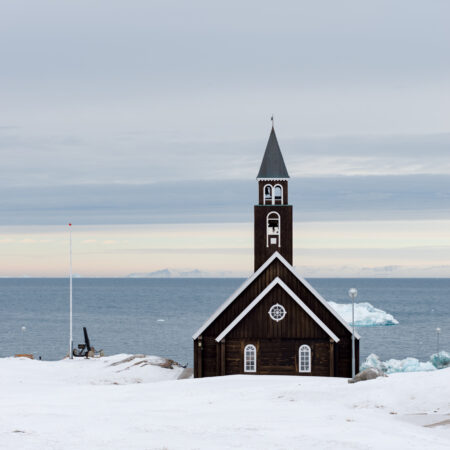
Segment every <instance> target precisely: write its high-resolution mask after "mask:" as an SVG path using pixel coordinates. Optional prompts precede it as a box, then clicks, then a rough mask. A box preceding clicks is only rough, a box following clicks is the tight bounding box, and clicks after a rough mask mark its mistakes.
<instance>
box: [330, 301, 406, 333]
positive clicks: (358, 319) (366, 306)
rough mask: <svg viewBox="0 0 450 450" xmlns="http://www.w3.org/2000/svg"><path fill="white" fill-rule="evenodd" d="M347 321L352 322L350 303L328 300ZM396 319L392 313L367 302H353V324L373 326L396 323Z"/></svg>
mask: <svg viewBox="0 0 450 450" xmlns="http://www.w3.org/2000/svg"><path fill="white" fill-rule="evenodd" d="M328 303H329V304H330V306H331V307H332V308H333V309H335V310H336V311H337V312H338V313H339V314H340V315H341V316H342V317H343V318H344V319H345V320H346V321H347V322H348V323H350V324H351V323H352V304H351V303H335V302H328ZM397 324H398V320H397V319H395V318H394V316H393V315H392V314H389V313H387V312H386V311H383V310H382V309H378V308H375V307H374V306H373V305H371V304H370V303H368V302H363V303H355V326H357V327H373V326H384V325H397Z"/></svg>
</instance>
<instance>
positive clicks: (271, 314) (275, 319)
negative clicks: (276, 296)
mask: <svg viewBox="0 0 450 450" xmlns="http://www.w3.org/2000/svg"><path fill="white" fill-rule="evenodd" d="M275 309H278V310H281V317H276V316H275V315H274V310H275ZM286 314H287V313H286V308H285V307H284V306H283V305H280V304H279V303H275V305H272V306H271V307H270V309H269V316H270V318H271V319H272V320H274V321H275V322H280V321H281V320H283V319H284V318H285V317H286Z"/></svg>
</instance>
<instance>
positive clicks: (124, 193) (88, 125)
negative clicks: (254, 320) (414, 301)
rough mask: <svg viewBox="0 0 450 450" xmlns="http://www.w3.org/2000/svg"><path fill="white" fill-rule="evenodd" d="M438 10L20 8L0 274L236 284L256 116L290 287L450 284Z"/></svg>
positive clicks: (2, 96)
mask: <svg viewBox="0 0 450 450" xmlns="http://www.w3.org/2000/svg"><path fill="white" fill-rule="evenodd" d="M448 17H450V3H449V2H447V1H440V0H434V1H433V2H426V1H416V0H409V1H403V0H398V1H396V2H391V1H384V0H377V1H376V2H375V1H373V2H372V1H369V2H360V1H345V0H344V1H341V2H335V1H319V2H306V1H279V2H273V1H272V2H266V1H258V2H256V1H246V2H242V1H241V2H235V1H228V2H211V1H192V2H181V1H170V0H169V1H168V0H166V1H149V0H146V1H137V0H129V1H127V2H125V1H114V0H112V1H111V0H109V1H103V0H98V1H96V2H88V1H83V0H81V1H77V2H72V1H64V0H62V1H59V2H54V1H49V0H41V1H39V2H28V1H23V0H16V1H14V2H8V3H6V4H4V5H2V14H1V15H0V56H1V61H2V66H1V67H2V70H0V103H1V105H2V108H0V156H1V165H0V276H4V277H8V276H25V275H27V276H67V271H68V264H67V261H68V227H67V223H68V222H72V223H73V224H74V225H73V227H72V228H73V230H72V231H73V240H74V246H73V256H74V270H75V271H76V273H78V274H80V275H81V276H126V275H128V274H130V273H148V272H152V271H155V270H161V269H165V268H170V269H174V270H192V269H199V270H202V271H205V272H208V273H210V274H214V275H223V276H224V275H226V276H231V275H234V276H245V275H248V274H249V273H250V272H251V270H252V266H253V263H252V258H253V256H252V245H253V239H252V220H253V216H252V214H253V204H254V203H255V202H256V193H257V187H256V181H255V177H256V174H257V172H258V168H259V164H260V162H261V159H262V155H263V153H264V149H265V145H266V142H267V139H268V136H269V132H270V126H271V123H270V117H271V115H272V114H273V115H274V118H275V128H276V132H277V136H278V140H279V143H280V146H281V149H282V152H283V155H284V159H285V162H286V165H287V167H288V170H289V173H290V175H291V180H290V191H289V195H290V202H291V203H292V204H293V206H294V220H295V226H294V248H295V250H294V265H295V266H296V267H297V269H298V270H299V271H300V272H301V274H302V275H304V276H310V277H314V276H348V277H352V276H370V277H371V276H374V277H383V276H386V277H395V276H401V277H404V276H414V277H416V276H423V277H428V276H443V277H448V276H449V275H450V252H449V249H450V236H449V235H450V233H449V232H448V230H449V229H450V120H449V118H450V59H449V58H448V55H449V54H450V28H449V27H448Z"/></svg>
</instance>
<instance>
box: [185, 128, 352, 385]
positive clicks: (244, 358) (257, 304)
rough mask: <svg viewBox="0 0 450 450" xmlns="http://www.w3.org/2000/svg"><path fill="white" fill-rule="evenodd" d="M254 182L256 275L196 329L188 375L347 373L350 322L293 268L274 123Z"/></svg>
mask: <svg viewBox="0 0 450 450" xmlns="http://www.w3.org/2000/svg"><path fill="white" fill-rule="evenodd" d="M256 180H257V184H258V197H257V204H256V205H255V206H254V263H255V267H254V273H253V275H252V276H251V277H250V278H248V279H247V280H246V281H245V282H244V283H243V284H242V285H241V286H240V287H239V288H238V289H237V290H236V291H235V292H234V293H233V294H232V295H231V296H230V297H229V298H228V299H227V300H226V301H225V302H224V303H223V304H222V305H221V306H220V307H219V308H218V309H217V310H216V311H215V312H214V313H213V314H212V316H211V317H210V318H209V319H208V320H207V321H206V322H205V323H204V324H203V325H202V326H201V327H200V329H199V330H198V331H197V332H196V333H195V334H194V336H193V340H194V376H195V377H196V378H201V377H211V376H218V375H232V374H246V373H248V374H260V375H302V376H305V375H314V376H330V377H348V378H350V377H351V373H352V354H351V349H352V329H351V327H350V326H349V324H348V323H347V322H346V321H345V320H344V319H343V318H342V317H340V316H339V314H338V313H337V312H336V311H335V310H334V309H333V308H332V307H331V306H330V305H329V304H328V302H327V301H326V300H325V299H324V298H323V297H322V296H321V295H320V294H319V293H318V292H317V291H316V290H315V289H314V288H313V287H312V286H311V285H310V284H309V283H308V282H307V281H306V280H305V279H303V278H302V277H301V276H300V275H299V274H297V273H296V271H295V269H294V267H293V244H292V231H293V219H292V205H290V204H289V200H288V192H289V189H288V180H289V174H288V171H287V169H286V165H285V163H284V160H283V155H282V154H281V150H280V147H279V145H278V140H277V137H276V135H275V130H274V128H273V126H272V130H271V133H270V137H269V141H268V143H267V147H266V151H265V153H264V157H263V160H262V163H261V167H260V169H259V173H258V176H257V178H256ZM359 338H360V337H359V335H358V334H356V332H355V353H356V367H359Z"/></svg>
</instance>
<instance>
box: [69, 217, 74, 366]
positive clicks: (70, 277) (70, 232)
mask: <svg viewBox="0 0 450 450" xmlns="http://www.w3.org/2000/svg"><path fill="white" fill-rule="evenodd" d="M69 241H70V245H69V249H70V275H69V289H70V295H69V303H70V307H69V309H70V313H69V323H70V325H69V328H70V333H69V335H70V337H69V358H70V359H73V337H72V224H71V223H69Z"/></svg>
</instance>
